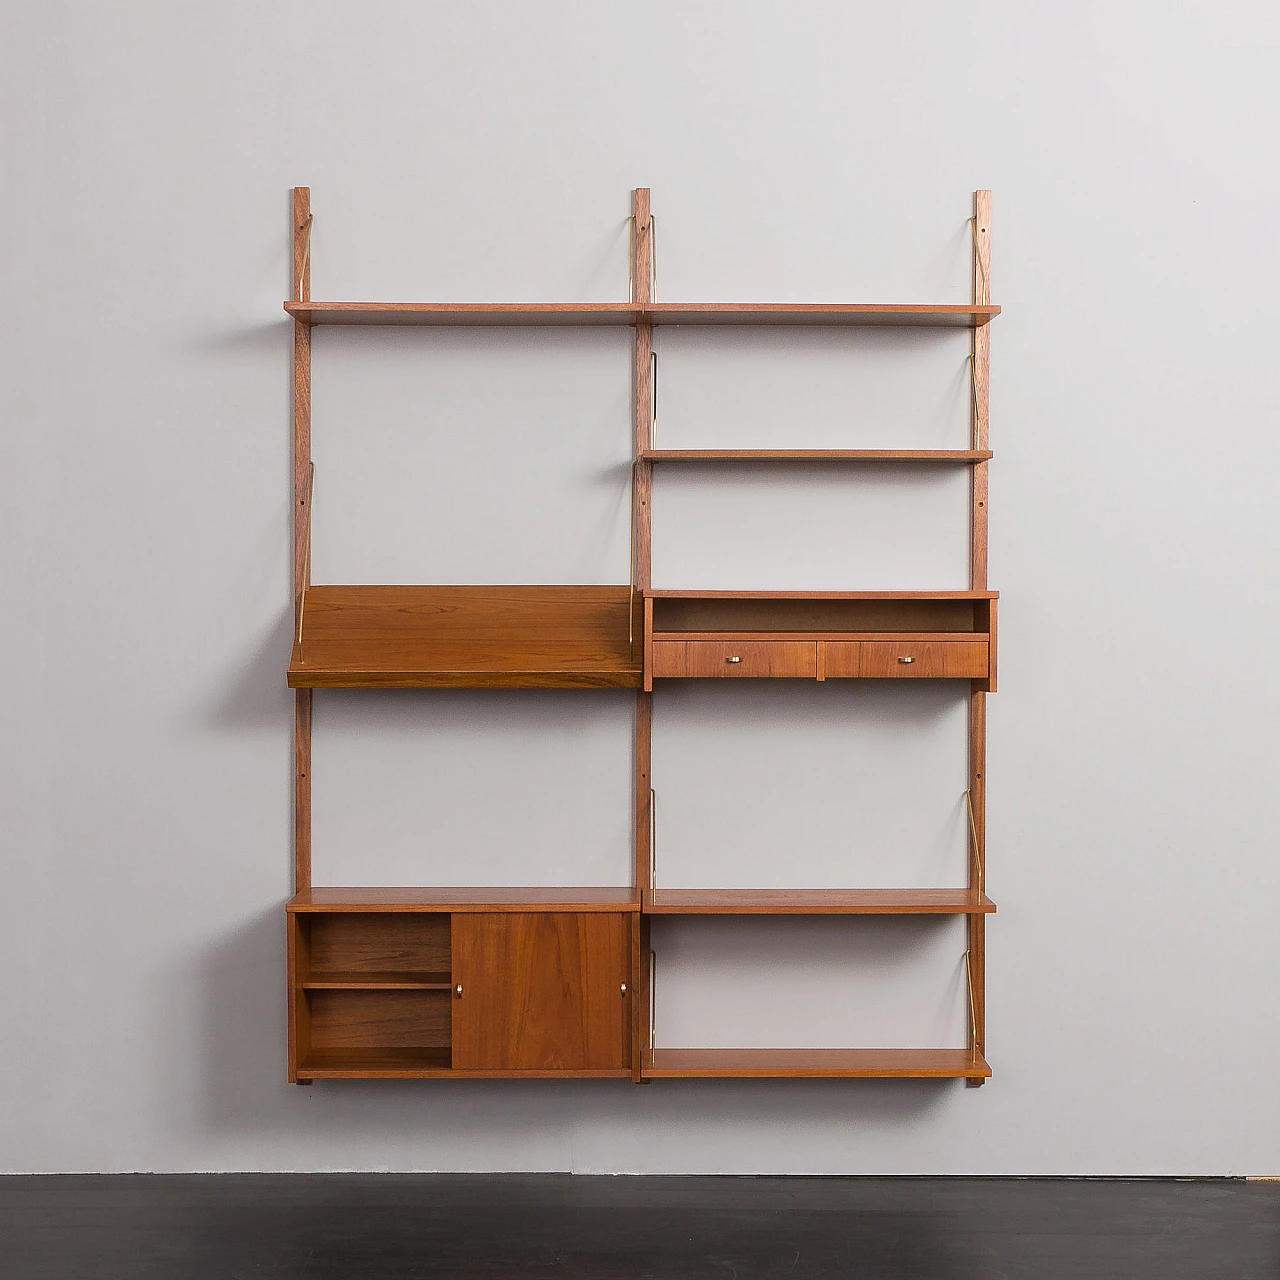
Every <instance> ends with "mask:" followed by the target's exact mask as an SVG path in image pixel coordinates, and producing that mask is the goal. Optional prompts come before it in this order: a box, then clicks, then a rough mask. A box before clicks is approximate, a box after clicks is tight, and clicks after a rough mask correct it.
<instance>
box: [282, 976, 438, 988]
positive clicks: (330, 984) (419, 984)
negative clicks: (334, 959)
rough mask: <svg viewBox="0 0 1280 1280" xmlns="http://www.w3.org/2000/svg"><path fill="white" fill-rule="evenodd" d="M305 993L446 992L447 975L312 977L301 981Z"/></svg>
mask: <svg viewBox="0 0 1280 1280" xmlns="http://www.w3.org/2000/svg"><path fill="white" fill-rule="evenodd" d="M302 987H303V990H304V991H448V990H450V989H451V987H452V983H451V982H450V979H449V975H448V974H447V973H386V972H370V973H362V972H359V971H356V972H351V973H345V972H344V973H312V974H310V975H309V976H308V977H307V978H305V979H304V980H303V983H302Z"/></svg>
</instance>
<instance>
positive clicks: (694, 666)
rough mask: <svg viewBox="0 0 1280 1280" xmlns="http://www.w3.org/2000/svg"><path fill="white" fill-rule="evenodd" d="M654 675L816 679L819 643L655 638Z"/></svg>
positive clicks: (804, 641)
mask: <svg viewBox="0 0 1280 1280" xmlns="http://www.w3.org/2000/svg"><path fill="white" fill-rule="evenodd" d="M653 674H654V675H655V676H697V677H703V678H706V677H732V676H737V677H739V678H741V677H744V676H748V677H749V676H770V677H773V678H774V679H778V678H786V677H795V678H805V677H807V678H808V679H810V680H813V679H816V677H817V675H818V645H817V642H816V641H813V640H745V641H738V640H655V641H654V642H653Z"/></svg>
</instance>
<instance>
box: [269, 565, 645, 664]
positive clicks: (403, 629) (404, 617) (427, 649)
mask: <svg viewBox="0 0 1280 1280" xmlns="http://www.w3.org/2000/svg"><path fill="white" fill-rule="evenodd" d="M634 607H635V601H634V600H633V598H632V595H631V592H630V590H629V588H627V587H398V586H397V587H365V586H322V587H312V588H310V590H308V592H307V596H306V602H305V610H304V616H303V632H302V641H301V643H298V642H297V641H296V640H295V643H294V648H293V661H292V662H291V663H290V665H289V684H290V685H291V686H293V687H294V688H440V687H472V688H474V687H484V688H489V687H498V688H599V687H606V688H608V687H616V688H638V687H639V686H640V682H641V647H640V645H639V644H637V643H634V641H633V633H634V628H633V627H632V626H631V625H630V621H629V620H630V615H631V612H632V610H633V608H634Z"/></svg>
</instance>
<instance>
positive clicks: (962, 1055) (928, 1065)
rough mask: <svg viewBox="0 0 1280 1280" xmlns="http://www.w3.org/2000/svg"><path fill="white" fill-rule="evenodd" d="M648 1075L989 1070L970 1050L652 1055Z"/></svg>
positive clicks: (934, 1074) (918, 1074)
mask: <svg viewBox="0 0 1280 1280" xmlns="http://www.w3.org/2000/svg"><path fill="white" fill-rule="evenodd" d="M644 1074H645V1075H646V1076H647V1077H649V1078H651V1079H660V1078H662V1077H664V1076H667V1077H679V1076H684V1077H698V1076H702V1077H716V1076H905V1077H913V1078H917V1079H944V1078H958V1077H985V1076H989V1075H990V1074H991V1068H990V1067H989V1066H988V1065H987V1064H986V1062H985V1060H984V1059H983V1058H982V1056H981V1054H979V1055H977V1056H976V1057H975V1056H974V1055H973V1054H971V1053H970V1052H969V1051H968V1050H967V1049H654V1050H652V1051H651V1052H650V1053H648V1054H646V1055H645V1067H644Z"/></svg>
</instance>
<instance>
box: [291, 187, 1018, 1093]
mask: <svg viewBox="0 0 1280 1280" xmlns="http://www.w3.org/2000/svg"><path fill="white" fill-rule="evenodd" d="M293 212H294V217H293V280H294V297H293V300H292V301H290V302H286V303H285V310H286V312H288V313H289V315H290V316H291V317H292V318H293V321H294V325H293V331H294V494H295V503H294V601H295V617H294V622H295V635H294V645H293V656H292V661H291V662H290V665H289V684H290V686H291V687H292V688H293V689H294V690H295V691H296V692H295V699H296V713H295V742H296V806H295V814H296V818H295V822H296V826H295V880H296V893H295V895H294V897H293V898H292V899H291V900H290V902H289V903H288V906H287V922H288V948H289V1078H290V1080H292V1081H296V1082H297V1083H299V1084H306V1083H310V1081H312V1080H317V1079H355V1078H371V1077H380V1078H436V1079H445V1078H461V1077H551V1078H567V1077H610V1076H613V1077H618V1078H620V1079H622V1078H626V1079H631V1080H634V1081H636V1082H640V1081H645V1080H651V1079H657V1078H664V1077H680V1076H682V1077H693V1076H703V1077H719V1076H723V1077H733V1076H736V1077H745V1076H756V1077H759V1076H915V1077H957V1078H964V1079H965V1080H967V1081H968V1083H970V1084H981V1083H982V1081H983V1079H984V1078H986V1077H987V1076H989V1075H990V1074H991V1069H990V1067H989V1066H988V1065H987V1060H986V1052H985V1051H986V1001H985V989H986V981H985V978H986V917H987V915H988V914H989V913H991V912H993V911H994V910H995V906H994V904H993V903H992V902H991V900H990V899H989V898H988V897H987V894H986V852H985V846H986V821H985V819H986V776H985V775H986V696H987V694H988V693H989V692H994V690H995V687H996V593H995V592H994V591H989V590H988V589H987V465H988V462H989V460H990V458H991V452H990V448H989V440H988V352H989V336H988V335H989V329H988V324H989V322H990V321H991V320H992V319H993V318H994V317H995V316H996V315H998V314H999V311H1000V308H999V307H995V306H992V305H991V287H990V280H991V260H990V225H991V223H990V216H991V193H990V192H988V191H978V192H975V193H974V202H973V217H972V218H971V219H970V223H971V230H972V242H973V284H974V300H973V303H972V305H969V306H868V305H833V304H817V305H802V304H792V303H761V304H744V303H732V304H714V303H659V302H658V301H657V299H656V298H655V297H654V296H653V283H652V282H653V280H654V256H653V255H654V222H653V217H652V215H651V213H650V208H649V192H648V190H647V189H643V188H641V189H639V190H637V191H636V192H635V204H634V214H633V216H632V219H631V263H630V266H631V298H630V300H629V301H627V302H608V303H563V304H561V303H538V304H483V303H482V304H459V303H347V302H312V301H311V254H310V246H311V222H312V218H311V196H310V191H309V189H308V188H306V187H298V188H295V190H294V198H293ZM317 324H341V325H447V326H460V325H503V326H506V325H549V326H559V325H624V326H627V327H628V328H633V329H634V331H635V373H634V426H635V451H634V453H635V457H634V464H633V482H632V564H631V581H630V582H629V583H628V584H626V585H622V586H600V587H554V586H552V587H529V586H522V587H477V586H422V587H376V586H312V585H311V574H310V559H311V553H310V544H311V532H310V530H311V497H312V483H311V481H312V476H313V473H314V469H313V466H312V462H311V329H312V326H314V325H317ZM668 324H701V325H827V326H830V325H864V326H884V325H894V326H898V325H928V326H936V325H945V326H953V327H962V328H967V329H968V330H970V332H971V335H972V354H971V360H970V389H971V410H972V429H971V435H972V438H971V442H970V443H971V448H969V449H965V450H931V449H911V450H901V449H896V450H884V449H870V450H869V449H801V450H797V449H782V450H778V449H745V450H734V449H711V450H708V449H659V448H655V446H654V437H653V425H654V409H655V406H654V361H655V357H654V352H653V326H654V325H668ZM790 459H797V460H804V461H821V460H824V459H829V460H835V461H848V460H858V461H866V462H891V463H902V462H916V461H919V462H934V463H937V462H950V463H954V464H956V465H958V466H965V467H968V468H969V470H970V475H971V477H972V486H971V489H972V497H971V503H970V528H969V545H970V583H969V588H968V590H963V591H899V592H885V591H826V592H817V591H795V592H785V591H662V590H655V589H654V587H653V583H652V580H651V528H652V523H651V511H652V507H651V496H652V489H653V468H654V467H655V466H656V465H658V464H660V463H678V464H696V463H698V462H703V461H720V460H734V461H749V460H762V461H774V462H785V461H787V460H790ZM681 678H685V679H688V678H694V679H805V680H819V681H822V680H836V679H951V680H965V681H968V687H969V693H968V701H969V785H968V789H967V793H966V797H965V799H966V804H967V810H968V828H969V839H968V845H969V854H968V865H969V872H968V883H967V884H966V885H965V886H962V887H956V888H953V889H856V888H850V889H811V890H804V889H786V890H777V889H773V890H753V889H717V888H706V889H663V888H660V887H658V885H657V883H656V879H655V867H654V859H653V846H652V819H653V813H652V796H653V792H652V789H651V788H652V780H651V777H650V760H651V732H652V724H653V702H652V700H653V687H654V681H655V680H659V681H661V680H667V679H681ZM323 688H560V689H568V688H575V689H593V688H630V689H635V690H636V719H635V773H636V776H635V879H634V886H633V887H632V888H599V887H594V888H585V887H578V888H558V889H547V888H536V889H535V888H509V889H503V888H475V889H458V888H450V889H431V888H403V889H375V888H319V887H312V884H311V699H312V696H313V695H312V690H313V689H323ZM726 914H730V915H779V916H795V915H832V914H839V915H884V914H892V915H916V916H918V915H962V916H964V917H965V919H966V921H967V927H968V946H967V949H966V951H965V952H964V954H963V956H962V957H960V958H959V960H960V962H961V963H962V965H963V968H964V972H965V976H966V980H967V981H966V985H967V996H968V1024H969V1035H968V1045H967V1046H966V1047H964V1048H940V1049H891V1048H889V1049H707V1048H698V1047H689V1048H659V1047H657V1046H656V1044H655V1039H654V1017H653V1010H654V1000H655V990H654V985H653V984H654V972H655V970H654V964H653V955H652V952H651V950H650V944H649V922H650V920H651V918H652V917H653V916H656V915H663V916H681V915H695V916H711V915H726Z"/></svg>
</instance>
